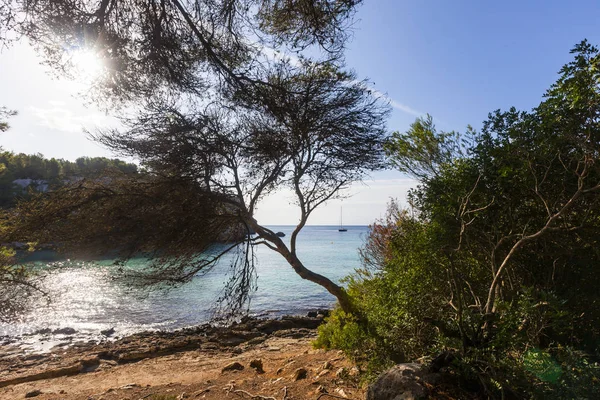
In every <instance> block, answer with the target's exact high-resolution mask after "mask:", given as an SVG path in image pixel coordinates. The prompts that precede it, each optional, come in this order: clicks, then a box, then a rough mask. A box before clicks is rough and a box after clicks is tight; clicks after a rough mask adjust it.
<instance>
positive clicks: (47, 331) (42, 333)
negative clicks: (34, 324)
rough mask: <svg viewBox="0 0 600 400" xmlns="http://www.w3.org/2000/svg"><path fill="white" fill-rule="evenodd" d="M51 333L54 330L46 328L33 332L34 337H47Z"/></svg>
mask: <svg viewBox="0 0 600 400" xmlns="http://www.w3.org/2000/svg"><path fill="white" fill-rule="evenodd" d="M49 333H52V329H50V328H44V329H38V330H37V331H35V332H33V333H32V335H47V334H49Z"/></svg>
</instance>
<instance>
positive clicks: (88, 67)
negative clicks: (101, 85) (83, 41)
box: [71, 49, 105, 81]
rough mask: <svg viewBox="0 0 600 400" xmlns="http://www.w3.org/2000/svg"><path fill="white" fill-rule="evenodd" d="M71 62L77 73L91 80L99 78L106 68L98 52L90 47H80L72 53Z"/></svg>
mask: <svg viewBox="0 0 600 400" xmlns="http://www.w3.org/2000/svg"><path fill="white" fill-rule="evenodd" d="M71 63H72V64H73V67H74V68H75V73H76V74H77V75H78V77H79V78H80V79H81V80H84V81H90V80H95V79H96V78H98V77H99V76H100V75H101V74H102V71H103V70H104V67H105V66H104V63H103V62H102V59H101V58H100V57H98V54H97V53H96V52H94V51H92V50H89V49H78V50H75V51H73V52H72V53H71Z"/></svg>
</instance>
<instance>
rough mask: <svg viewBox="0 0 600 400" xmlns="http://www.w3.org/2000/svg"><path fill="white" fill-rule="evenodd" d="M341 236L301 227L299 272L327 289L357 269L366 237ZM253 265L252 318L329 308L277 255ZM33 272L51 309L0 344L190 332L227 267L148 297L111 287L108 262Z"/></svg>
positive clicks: (261, 253)
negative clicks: (71, 332) (53, 333)
mask: <svg viewBox="0 0 600 400" xmlns="http://www.w3.org/2000/svg"><path fill="white" fill-rule="evenodd" d="M270 228H271V229H273V230H274V231H281V232H284V233H285V234H286V237H285V238H284V240H286V241H289V237H290V234H291V232H292V230H293V227H292V226H271V227H270ZM347 228H348V231H347V232H338V230H337V226H308V227H305V228H304V229H303V230H302V232H301V233H300V236H299V237H298V254H299V256H300V259H301V260H302V261H303V263H304V265H305V266H306V267H307V268H309V269H311V270H313V271H315V272H317V273H320V274H323V275H325V276H327V277H329V278H330V279H332V280H334V281H339V280H340V279H342V278H343V277H345V276H347V275H348V274H350V273H351V272H353V271H354V269H355V268H358V267H360V261H359V256H358V249H359V248H360V247H361V246H362V245H363V243H364V240H365V238H366V235H367V232H368V229H367V227H365V226H348V227H347ZM257 257H258V266H257V274H258V282H257V283H258V289H257V291H256V292H255V293H254V295H253V297H252V302H251V306H250V311H251V313H252V314H255V315H263V316H278V315H283V314H304V313H306V312H307V311H308V310H314V309H318V308H328V307H331V306H332V304H333V303H334V300H335V299H334V298H333V296H331V295H330V294H329V293H327V292H326V291H325V290H324V289H322V288H321V287H320V286H317V285H315V284H313V283H311V282H308V281H305V280H303V279H301V278H300V277H298V276H297V275H296V274H295V272H294V271H293V270H292V268H291V267H290V266H289V265H288V264H287V263H286V262H285V260H284V259H283V257H281V256H280V255H279V254H277V253H275V252H273V251H271V250H269V249H267V248H266V247H262V246H261V247H260V248H259V250H258V252H257ZM132 262H133V263H135V262H138V263H139V262H141V261H135V260H134V261H132ZM41 269H42V271H43V273H42V278H41V279H42V282H41V283H42V286H43V288H44V289H45V291H46V292H47V293H49V295H50V298H51V301H50V302H47V301H45V300H44V301H42V300H40V301H39V302H38V303H37V304H36V305H35V307H33V310H32V311H31V312H30V313H28V314H27V315H25V316H23V317H22V318H21V320H20V321H18V322H14V323H8V324H7V323H0V336H5V337H6V336H8V337H21V339H22V340H25V338H29V339H27V340H28V341H29V342H30V343H33V342H36V341H39V340H40V338H38V337H37V336H39V335H34V336H27V335H28V334H31V333H33V332H36V331H38V330H40V329H45V328H50V329H52V330H55V329H58V328H65V327H69V328H73V329H75V330H77V334H76V335H75V336H76V338H81V339H83V338H88V339H89V338H90V337H96V336H98V335H99V334H100V331H101V330H104V329H109V328H114V329H115V331H116V333H115V335H118V336H123V335H127V334H132V333H135V332H139V331H143V330H153V329H167V330H171V329H177V328H183V327H187V326H193V325H198V324H201V323H203V322H206V321H207V320H208V319H209V318H210V316H211V312H212V306H213V305H214V303H215V300H216V299H217V298H218V297H219V295H220V294H221V290H222V288H223V285H224V283H225V282H227V280H228V273H229V272H230V265H229V262H228V261H227V260H226V259H225V260H223V261H222V262H221V263H220V264H219V265H218V266H216V267H215V268H214V269H213V270H211V271H210V272H208V273H207V274H205V275H204V276H198V277H196V278H194V279H193V280H192V281H191V282H189V283H187V284H185V285H182V286H179V287H176V288H173V289H170V290H168V291H165V290H159V291H152V292H149V293H148V292H144V293H142V292H137V291H132V290H131V289H128V288H127V287H125V285H123V284H122V283H120V282H119V281H118V280H115V279H113V278H114V277H115V276H116V275H115V267H113V266H112V265H110V263H108V262H102V263H82V262H76V261H69V262H60V263H55V264H54V266H52V267H47V266H45V264H44V265H42V267H41ZM23 335H25V336H23ZM71 340H72V339H71Z"/></svg>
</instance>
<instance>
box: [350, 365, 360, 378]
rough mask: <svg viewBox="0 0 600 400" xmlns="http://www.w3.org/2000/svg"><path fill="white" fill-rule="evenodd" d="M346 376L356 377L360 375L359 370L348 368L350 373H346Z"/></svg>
mask: <svg viewBox="0 0 600 400" xmlns="http://www.w3.org/2000/svg"><path fill="white" fill-rule="evenodd" d="M348 375H350V376H358V375H360V369H358V367H356V366H354V367H352V368H350V372H348Z"/></svg>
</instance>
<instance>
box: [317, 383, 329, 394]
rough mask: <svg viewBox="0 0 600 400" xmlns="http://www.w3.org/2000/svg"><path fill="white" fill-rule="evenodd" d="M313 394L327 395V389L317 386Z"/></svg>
mask: <svg viewBox="0 0 600 400" xmlns="http://www.w3.org/2000/svg"><path fill="white" fill-rule="evenodd" d="M315 393H327V389H325V386H323V385H319V387H318V388H317V390H315Z"/></svg>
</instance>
